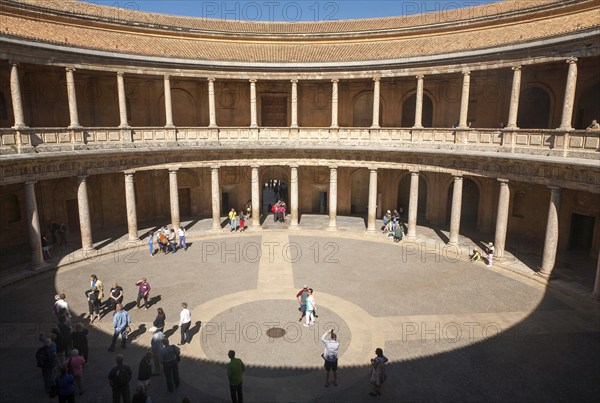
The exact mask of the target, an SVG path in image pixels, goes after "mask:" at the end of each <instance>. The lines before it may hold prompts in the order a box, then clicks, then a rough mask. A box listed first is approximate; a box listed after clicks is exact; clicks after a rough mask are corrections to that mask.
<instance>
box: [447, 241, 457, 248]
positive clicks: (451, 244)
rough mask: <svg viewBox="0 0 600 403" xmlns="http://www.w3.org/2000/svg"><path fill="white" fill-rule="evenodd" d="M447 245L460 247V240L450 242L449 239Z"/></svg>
mask: <svg viewBox="0 0 600 403" xmlns="http://www.w3.org/2000/svg"><path fill="white" fill-rule="evenodd" d="M446 245H447V246H452V247H458V246H459V245H458V242H450V241H448V243H447V244H446Z"/></svg>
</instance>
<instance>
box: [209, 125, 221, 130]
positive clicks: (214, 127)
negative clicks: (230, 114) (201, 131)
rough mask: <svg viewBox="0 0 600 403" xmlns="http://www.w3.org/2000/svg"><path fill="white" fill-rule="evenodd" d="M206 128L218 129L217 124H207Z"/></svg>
mask: <svg viewBox="0 0 600 403" xmlns="http://www.w3.org/2000/svg"><path fill="white" fill-rule="evenodd" d="M208 128H209V129H218V128H219V126H217V125H208Z"/></svg>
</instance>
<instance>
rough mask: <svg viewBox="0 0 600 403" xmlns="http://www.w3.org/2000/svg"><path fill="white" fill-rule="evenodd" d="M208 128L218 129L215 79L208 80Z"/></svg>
mask: <svg viewBox="0 0 600 403" xmlns="http://www.w3.org/2000/svg"><path fill="white" fill-rule="evenodd" d="M208 119H209V123H208V127H211V128H214V127H217V112H216V109H215V79H214V78H212V77H211V78H209V79H208Z"/></svg>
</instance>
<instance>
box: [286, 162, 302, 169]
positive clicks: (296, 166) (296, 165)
mask: <svg viewBox="0 0 600 403" xmlns="http://www.w3.org/2000/svg"><path fill="white" fill-rule="evenodd" d="M288 166H289V167H290V168H292V169H294V168H298V167H299V166H300V165H298V164H296V163H292V164H289V165H288Z"/></svg>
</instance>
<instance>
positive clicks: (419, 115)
mask: <svg viewBox="0 0 600 403" xmlns="http://www.w3.org/2000/svg"><path fill="white" fill-rule="evenodd" d="M423 78H424V76H421V75H419V76H417V101H416V106H415V125H414V126H413V128H415V129H419V128H422V127H423Z"/></svg>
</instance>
